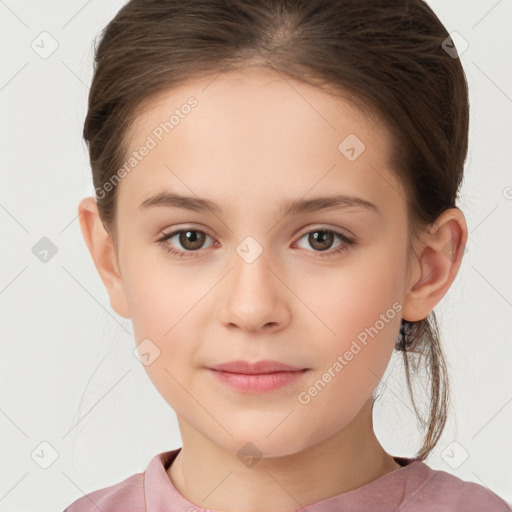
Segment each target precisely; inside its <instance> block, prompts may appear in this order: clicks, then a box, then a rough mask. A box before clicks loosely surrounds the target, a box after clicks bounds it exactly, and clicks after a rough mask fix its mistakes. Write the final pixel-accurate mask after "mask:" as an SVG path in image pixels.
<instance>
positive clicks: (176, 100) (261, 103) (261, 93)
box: [119, 69, 400, 208]
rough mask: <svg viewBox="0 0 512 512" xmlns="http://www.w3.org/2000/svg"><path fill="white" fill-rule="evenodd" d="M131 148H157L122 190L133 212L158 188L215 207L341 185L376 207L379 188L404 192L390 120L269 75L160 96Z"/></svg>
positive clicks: (251, 74) (144, 114)
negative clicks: (394, 164) (393, 169)
mask: <svg viewBox="0 0 512 512" xmlns="http://www.w3.org/2000/svg"><path fill="white" fill-rule="evenodd" d="M127 142H128V144H127V145H128V148H129V149H128V155H127V158H128V157H129V156H130V154H132V152H133V151H136V152H137V151H139V149H141V148H143V147H144V146H147V147H150V148H151V149H150V150H149V151H144V153H145V156H143V157H142V158H140V156H139V160H138V161H137V163H136V166H135V167H134V168H133V170H132V171H131V172H129V174H128V175H127V176H126V177H125V178H123V179H122V180H121V183H120V185H119V186H120V188H121V189H122V190H123V192H121V191H119V195H123V196H124V200H128V201H130V203H131V207H132V208H134V207H137V206H138V205H140V203H141V202H142V201H143V200H144V198H145V197H147V196H148V194H150V193H152V192H156V191H159V190H161V188H162V186H168V187H170V188H174V189H176V188H178V189H180V191H181V192H183V193H184V192H187V193H188V195H190V192H191V190H190V189H191V187H193V192H194V193H197V194H198V195H201V196H202V197H209V198H212V199H213V200H217V199H218V200H219V201H225V200H226V197H229V196H230V195H231V197H232V198H233V199H236V198H237V197H243V195H244V192H246V193H247V194H250V193H251V191H252V192H253V193H254V192H256V191H257V192H258V193H260V194H265V195H266V196H268V197H269V198H270V197H271V196H272V195H273V194H276V193H277V192H279V194H280V195H281V196H282V195H283V193H285V192H286V191H289V193H290V196H293V197H297V196H299V195H304V194H306V193H307V192H308V190H310V189H313V188H314V189H315V190H312V192H319V193H320V192H321V191H323V192H325V191H326V190H329V189H331V188H332V187H333V186H338V189H339V191H340V192H341V191H345V192H347V193H351V192H355V191H356V190H361V188H363V189H365V191H366V194H367V198H368V199H369V200H371V201H372V202H376V201H377V197H376V196H377V195H379V192H382V190H383V189H382V187H383V186H386V187H387V188H389V191H390V192H392V190H395V194H396V193H399V190H398V189H399V188H400V185H399V184H398V182H397V181H396V180H395V179H394V176H393V175H392V173H390V171H389V159H390V157H391V155H390V151H391V137H390V133H389V132H388V131H387V130H386V128H385V125H384V123H379V122H378V119H377V117H376V116H372V117H368V116H366V115H364V114H363V113H362V112H360V111H359V110H358V109H357V108H356V107H355V106H354V105H353V104H351V103H349V102H347V101H346V100H344V99H342V98H341V97H336V96H333V95H331V94H329V93H327V92H326V91H323V90H321V89H319V88H317V87H314V86H311V85H308V84H304V83H303V82H300V81H297V80H294V79H291V78H289V77H284V76H283V75H281V74H278V73H275V72H272V71H270V70H267V71H265V70H259V69H258V70H249V71H236V72H235V71H232V72H228V73H222V74H220V75H212V76H209V77H205V78H199V79H196V80H192V81H190V82H187V83H185V84H182V85H180V86H178V87H175V88H173V89H171V90H169V91H166V92H165V93H162V94H160V95H159V96H158V97H157V98H155V99H153V100H152V101H151V102H150V103H148V104H146V105H145V107H144V108H143V109H142V110H141V111H140V112H139V114H138V117H137V118H136V120H135V122H134V123H133V125H132V127H131V130H130V132H129V134H128V136H127ZM354 156H355V158H354ZM320 189H322V190H320ZM221 192H222V193H221ZM395 200H396V198H395Z"/></svg>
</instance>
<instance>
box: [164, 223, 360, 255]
mask: <svg viewBox="0 0 512 512" xmlns="http://www.w3.org/2000/svg"><path fill="white" fill-rule="evenodd" d="M186 231H195V232H198V233H203V234H205V235H208V236H209V237H210V238H212V239H213V236H211V235H210V234H209V233H208V232H207V231H203V230H201V229H188V228H184V229H177V230H176V231H172V232H171V233H167V234H165V235H164V236H162V237H161V238H159V239H158V240H157V242H158V243H160V244H161V245H162V246H164V250H165V251H166V252H167V253H170V254H172V255H173V256H177V257H178V258H182V257H183V256H185V257H187V258H188V257H192V258H195V257H197V256H199V254H195V253H199V252H200V250H197V251H178V250H176V249H174V248H173V247H172V246H170V245H169V244H166V243H165V242H166V241H167V240H169V239H170V238H172V237H174V236H175V235H178V234H180V233H184V232H186ZM317 232H321V233H333V234H334V235H336V236H337V237H338V238H339V239H340V240H341V241H342V242H343V244H342V245H340V246H339V247H337V248H336V249H334V250H333V251H331V252H325V253H324V252H322V251H313V252H315V253H317V254H319V256H315V257H318V258H330V257H334V256H336V255H338V254H340V253H343V252H345V251H348V250H349V248H350V247H351V246H353V245H355V244H356V241H355V240H353V239H351V238H348V237H347V236H346V235H344V234H343V233H340V232H339V231H336V230H333V229H323V228H314V229H311V230H309V231H306V232H305V233H303V234H302V235H301V236H300V238H299V240H301V239H302V238H304V237H305V236H306V235H309V234H311V233H317Z"/></svg>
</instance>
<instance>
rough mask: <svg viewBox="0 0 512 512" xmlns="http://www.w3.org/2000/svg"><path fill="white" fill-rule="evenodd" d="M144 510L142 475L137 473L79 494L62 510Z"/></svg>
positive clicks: (110, 511)
mask: <svg viewBox="0 0 512 512" xmlns="http://www.w3.org/2000/svg"><path fill="white" fill-rule="evenodd" d="M98 510H101V511H102V512H113V511H116V512H117V511H119V510H122V511H123V512H145V510H146V506H145V503H144V475H143V473H137V474H135V475H132V476H129V477H128V478H126V479H125V480H123V481H121V482H119V483H117V484H115V485H111V486H109V487H104V488H103V489H99V490H97V491H93V492H91V493H89V494H86V495H84V496H81V497H80V498H78V499H77V500H76V501H74V502H73V503H72V504H71V505H69V506H68V507H67V508H66V509H65V510H64V511H63V512H97V511H98Z"/></svg>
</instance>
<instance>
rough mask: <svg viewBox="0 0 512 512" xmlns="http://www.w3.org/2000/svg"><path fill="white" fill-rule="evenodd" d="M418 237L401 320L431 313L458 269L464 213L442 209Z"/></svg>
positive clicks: (465, 232)
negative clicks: (418, 244) (428, 227)
mask: <svg viewBox="0 0 512 512" xmlns="http://www.w3.org/2000/svg"><path fill="white" fill-rule="evenodd" d="M420 238H421V244H420V249H419V251H417V255H416V256H414V255H413V256H412V257H413V258H414V259H413V260H412V262H411V266H412V271H411V277H410V280H409V283H408V294H407V295H406V297H405V298H404V302H403V309H402V316H403V318H404V320H409V321H411V322H416V321H419V320H422V319H424V318H426V317H427V316H428V315H429V314H430V313H431V311H432V310H433V309H434V307H435V305H436V304H437V303H438V302H439V301H440V300H441V299H442V298H443V297H444V295H445V294H446V292H447V291H448V289H449V288H450V286H451V285H452V283H453V281H454V279H455V276H456V275H457V273H458V271H459V268H460V264H461V262H462V256H463V254H464V248H465V246H466V242H467V238H468V228H467V225H466V219H465V217H464V214H463V213H462V212H461V211H460V210H459V209H458V208H449V209H447V210H445V211H444V212H443V213H442V214H441V215H439V217H438V218H437V219H436V221H435V222H434V223H433V224H432V226H431V227H430V229H429V230H426V231H425V232H424V233H423V234H422V236H421V237H420Z"/></svg>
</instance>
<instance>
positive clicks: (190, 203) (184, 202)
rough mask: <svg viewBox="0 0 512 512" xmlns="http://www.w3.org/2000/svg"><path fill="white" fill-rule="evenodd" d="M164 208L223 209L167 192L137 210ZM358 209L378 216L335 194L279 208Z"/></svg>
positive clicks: (359, 201) (364, 204)
mask: <svg viewBox="0 0 512 512" xmlns="http://www.w3.org/2000/svg"><path fill="white" fill-rule="evenodd" d="M155 206H164V207H168V208H183V209H186V210H193V211H197V212H210V213H213V214H222V213H223V209H222V207H221V206H220V205H218V204H217V203H215V202H213V201H210V200H208V199H202V198H199V197H192V196H182V195H179V194H173V193H169V192H160V193H158V194H156V195H153V196H151V197H149V198H148V199H146V200H145V201H144V202H143V203H142V204H141V205H140V206H139V210H141V211H144V210H146V209H148V208H150V207H155ZM354 206H355V207H360V208H364V209H366V210H368V211H372V212H374V213H377V214H380V210H379V209H378V208H377V206H376V205H374V204H373V203H371V202H370V201H367V200H366V199H363V198H361V197H357V196H354V195H347V194H336V195H332V196H325V197H314V198H312V199H295V200H292V201H287V202H284V203H283V204H282V206H281V210H282V214H283V215H284V216H287V215H298V214H301V213H308V212H314V211H321V210H328V209H332V208H349V207H354Z"/></svg>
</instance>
